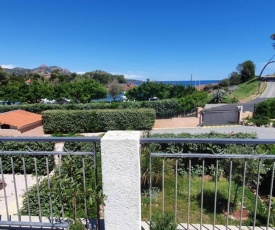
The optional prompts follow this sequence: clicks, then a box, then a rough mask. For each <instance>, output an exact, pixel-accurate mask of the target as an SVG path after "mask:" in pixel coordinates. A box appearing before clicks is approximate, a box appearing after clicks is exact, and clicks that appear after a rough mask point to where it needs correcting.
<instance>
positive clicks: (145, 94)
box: [126, 79, 197, 101]
mask: <svg viewBox="0 0 275 230" xmlns="http://www.w3.org/2000/svg"><path fill="white" fill-rule="evenodd" d="M196 91H197V90H196V88H195V87H192V86H188V87H185V86H184V85H168V84H164V83H161V82H160V83H159V82H152V81H149V79H147V81H146V82H144V83H142V84H141V85H139V86H138V87H135V88H133V89H131V90H129V91H128V92H127V93H126V96H127V97H128V98H130V99H135V100H138V101H146V100H149V98H152V97H157V98H159V99H171V98H181V97H184V96H186V95H188V94H192V93H194V92H196Z"/></svg>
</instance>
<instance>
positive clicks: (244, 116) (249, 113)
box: [242, 111, 253, 120]
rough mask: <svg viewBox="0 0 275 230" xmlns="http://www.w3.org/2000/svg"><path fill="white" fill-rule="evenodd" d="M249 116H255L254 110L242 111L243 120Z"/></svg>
mask: <svg viewBox="0 0 275 230" xmlns="http://www.w3.org/2000/svg"><path fill="white" fill-rule="evenodd" d="M247 117H253V112H249V111H246V112H243V113H242V120H243V119H245V118H247Z"/></svg>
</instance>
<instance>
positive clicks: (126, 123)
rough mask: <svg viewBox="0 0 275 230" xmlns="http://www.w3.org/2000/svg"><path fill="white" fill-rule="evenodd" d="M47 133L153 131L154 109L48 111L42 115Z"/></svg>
mask: <svg viewBox="0 0 275 230" xmlns="http://www.w3.org/2000/svg"><path fill="white" fill-rule="evenodd" d="M42 117H43V125H44V131H45V133H82V132H103V131H108V130H148V129H152V127H153V125H154V122H155V117H156V113H155V111H154V110H153V109H122V110H121V109H120V110H116V109H113V110H48V111H44V112H43V113H42Z"/></svg>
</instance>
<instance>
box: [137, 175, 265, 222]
mask: <svg viewBox="0 0 275 230" xmlns="http://www.w3.org/2000/svg"><path fill="white" fill-rule="evenodd" d="M201 182H202V178H201V177H199V176H192V177H191V187H190V216H189V218H190V223H193V224H198V223H200V218H201V211H200V210H201V209H200V207H201ZM228 185H229V183H228V181H227V180H226V179H225V178H221V179H220V180H219V182H218V193H217V194H218V195H217V206H216V213H217V215H216V224H226V216H225V213H226V211H227V202H228V200H227V197H228ZM235 189H236V184H234V183H233V182H232V187H231V198H230V199H231V202H232V201H233V199H234V195H235V193H234V191H235ZM203 193H204V196H203V200H204V203H203V221H202V222H203V223H204V224H213V218H214V215H213V213H214V200H215V199H214V197H215V182H214V181H212V179H211V177H210V179H208V180H206V181H205V182H204V190H203ZM177 194H178V198H177V199H178V200H177V222H178V223H187V218H188V176H178V193H177ZM164 195H165V197H164V200H165V205H164V207H165V208H164V209H165V212H170V213H172V214H175V175H173V176H172V175H171V176H169V177H168V178H167V179H166V181H165V193H164ZM241 195H242V188H241V187H240V188H239V192H238V199H237V200H238V202H237V209H238V207H239V206H240V204H241ZM244 206H245V207H246V208H247V210H248V211H249V218H248V220H247V221H246V222H244V221H243V225H251V224H252V220H253V216H254V208H255V195H254V194H253V192H252V191H251V190H250V189H249V188H245V199H244ZM235 210H236V208H235ZM266 210H267V206H266V204H265V203H263V202H262V201H260V200H258V213H260V215H261V216H258V215H259V214H258V215H257V219H258V217H259V219H260V220H261V223H260V225H264V224H263V223H265V222H264V221H266V217H264V215H263V214H264V213H266ZM156 212H162V191H159V193H158V194H157V195H156V196H154V198H153V202H152V213H153V214H154V213H156ZM142 219H143V220H149V197H148V194H147V196H145V195H144V194H143V196H142ZM229 224H230V225H237V224H239V221H236V220H229Z"/></svg>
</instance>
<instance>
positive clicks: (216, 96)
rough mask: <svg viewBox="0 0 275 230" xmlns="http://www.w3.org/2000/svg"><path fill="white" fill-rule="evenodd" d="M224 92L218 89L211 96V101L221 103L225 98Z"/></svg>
mask: <svg viewBox="0 0 275 230" xmlns="http://www.w3.org/2000/svg"><path fill="white" fill-rule="evenodd" d="M225 96H226V94H225V91H224V90H221V89H218V90H216V91H215V92H214V93H213V98H212V100H211V103H214V104H218V103H221V102H222V100H223V99H224V98H225Z"/></svg>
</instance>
